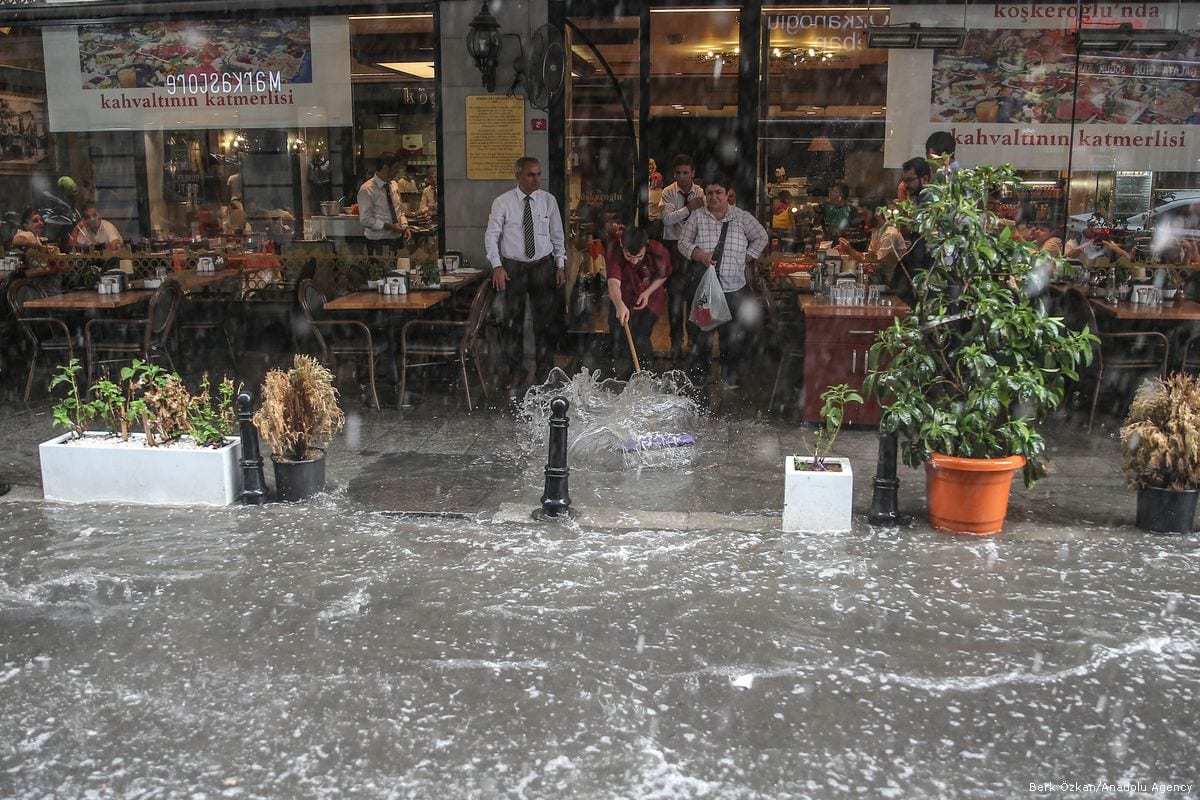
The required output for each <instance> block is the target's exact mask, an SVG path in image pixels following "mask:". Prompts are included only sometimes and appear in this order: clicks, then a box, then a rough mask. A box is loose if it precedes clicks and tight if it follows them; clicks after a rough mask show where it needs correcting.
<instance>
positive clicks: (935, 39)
mask: <svg viewBox="0 0 1200 800" xmlns="http://www.w3.org/2000/svg"><path fill="white" fill-rule="evenodd" d="M966 40H967V29H966V28H924V27H921V23H919V22H910V23H908V24H906V25H872V26H871V27H869V28H867V47H887V48H891V49H896V50H961V49H962V47H963V44H964V43H965V42H966Z"/></svg>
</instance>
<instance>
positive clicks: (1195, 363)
mask: <svg viewBox="0 0 1200 800" xmlns="http://www.w3.org/2000/svg"><path fill="white" fill-rule="evenodd" d="M1179 369H1180V371H1181V372H1193V373H1200V333H1198V334H1196V335H1195V336H1192V337H1189V338H1188V340H1187V341H1186V342H1184V343H1183V361H1182V362H1181V363H1180V364H1179Z"/></svg>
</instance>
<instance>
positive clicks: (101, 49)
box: [42, 17, 353, 131]
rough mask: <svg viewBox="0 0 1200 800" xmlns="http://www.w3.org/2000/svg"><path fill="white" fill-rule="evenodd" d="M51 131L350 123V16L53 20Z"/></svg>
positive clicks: (47, 33) (48, 48)
mask: <svg viewBox="0 0 1200 800" xmlns="http://www.w3.org/2000/svg"><path fill="white" fill-rule="evenodd" d="M42 38H43V44H44V50H45V59H46V94H47V102H48V105H49V115H50V129H51V130H53V131H97V130H140V129H147V128H152V129H158V128H220V127H238V128H260V127H297V126H304V127H308V126H316V125H350V124H351V123H352V121H353V117H352V113H351V107H350V106H351V99H350V98H351V95H350V32H349V27H348V22H347V20H346V18H345V17H311V18H309V17H279V18H274V19H261V20H220V19H217V20H189V21H169V22H166V21H164V22H137V23H112V24H108V23H98V24H89V25H79V26H72V27H51V28H46V29H45V30H44V31H43V34H42Z"/></svg>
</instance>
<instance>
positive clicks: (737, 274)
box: [678, 178, 767, 389]
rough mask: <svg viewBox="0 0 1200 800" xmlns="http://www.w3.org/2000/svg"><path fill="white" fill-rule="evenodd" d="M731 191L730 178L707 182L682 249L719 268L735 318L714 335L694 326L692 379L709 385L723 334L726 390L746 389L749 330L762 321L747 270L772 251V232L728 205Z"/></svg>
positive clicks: (683, 237)
mask: <svg viewBox="0 0 1200 800" xmlns="http://www.w3.org/2000/svg"><path fill="white" fill-rule="evenodd" d="M732 188H733V184H732V183H731V182H730V181H729V180H728V179H727V178H713V179H709V180H706V181H705V182H704V208H702V209H700V210H698V211H697V212H696V213H695V214H693V215H692V216H691V218H690V219H689V220H688V221H687V224H685V225H684V226H683V231H682V232H681V233H680V234H679V247H678V249H679V252H680V253H681V254H683V255H684V256H686V257H688V258H689V259H691V260H692V261H694V262H698V263H700V264H703V265H704V268H705V269H708V268H714V269H716V271H717V278H718V279H719V280H720V282H721V290H722V291H723V292H724V294H725V302H726V303H728V304H729V311H730V312H731V313H732V314H733V319H732V320H731V321H729V322H726V323H725V324H724V325H719V326H717V327H716V328H714V329H712V330H710V331H701V330H700V329H699V328H698V327H695V326H692V328H693V330H692V341H693V345H692V356H691V361H690V362H689V364H688V377H689V378H690V379H691V381H692V383H694V384H696V385H698V386H703V385H704V383H705V382H707V380H708V373H709V369H710V367H711V366H712V345H713V334H714V333H716V332H717V331H720V332H721V373H722V377H723V378H724V381H725V388H726V389H738V388H740V386H741V379H740V374H739V373H740V371H741V360H742V356H743V350H744V348H745V340H746V335H747V333H748V328H749V327H751V326H752V325H754V324H755V320H757V319H760V318H761V312H760V311H759V310H758V308H757V300H756V299H755V297H754V293H753V292H752V291H751V290H750V287H749V286H747V285H746V283H747V282H746V271H747V266H748V265H749V264H751V263H753V262H754V261H755V259H757V258H758V257H759V256H760V255H762V252H763V249H764V248H766V246H767V231H766V229H765V228H763V226H762V225H761V224H760V223H759V221H758V220H756V219H755V218H754V215H753V214H751V213H750V212H748V211H745V210H743V209H740V208H737V207H736V206H732V205H730V204H729V191H730V189H732ZM722 230H724V232H725V238H724V241H722V239H721V233H722ZM718 245H719V247H718ZM718 251H719V252H718Z"/></svg>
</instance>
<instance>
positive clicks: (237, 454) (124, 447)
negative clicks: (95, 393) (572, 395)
mask: <svg viewBox="0 0 1200 800" xmlns="http://www.w3.org/2000/svg"><path fill="white" fill-rule="evenodd" d="M85 436H86V437H87V438H88V439H89V440H90V441H88V442H87V443H86V444H85V443H74V444H71V443H68V442H67V440H68V439H70V438H71V434H69V433H64V434H63V435H62V436H58V437H56V438H54V439H51V440H50V441H48V442H42V443H41V444H40V445H38V454H39V455H40V456H41V461H42V493H43V494H44V495H45V497H46V499H47V500H57V501H60V502H64V503H92V502H110V503H146V504H150V505H205V506H227V505H229V504H230V503H233V502H234V501H236V500H237V498H238V495H239V494H240V493H241V491H242V470H241V467H240V466H239V465H238V461H239V459H240V458H241V457H242V440H241V439H240V438H238V437H236V436H231V437H229V438H227V439H226V440H225V441H226V444H225V446H224V447H221V448H220V449H216V448H212V447H199V448H186V447H172V446H170V445H163V446H159V447H147V446H146V444H145V438H146V437H145V436H144V435H143V434H133V435H131V436H130V441H129V442H121V441H120V440H117V439H112V437H109V436H107V435H106V434H104V433H87V434H85ZM105 439H108V440H109V441H106V442H102V441H100V440H105ZM134 439H137V440H138V441H139V442H140V443H141V445H140V446H138V445H135V444H133V443H132V442H133V440H134Z"/></svg>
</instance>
